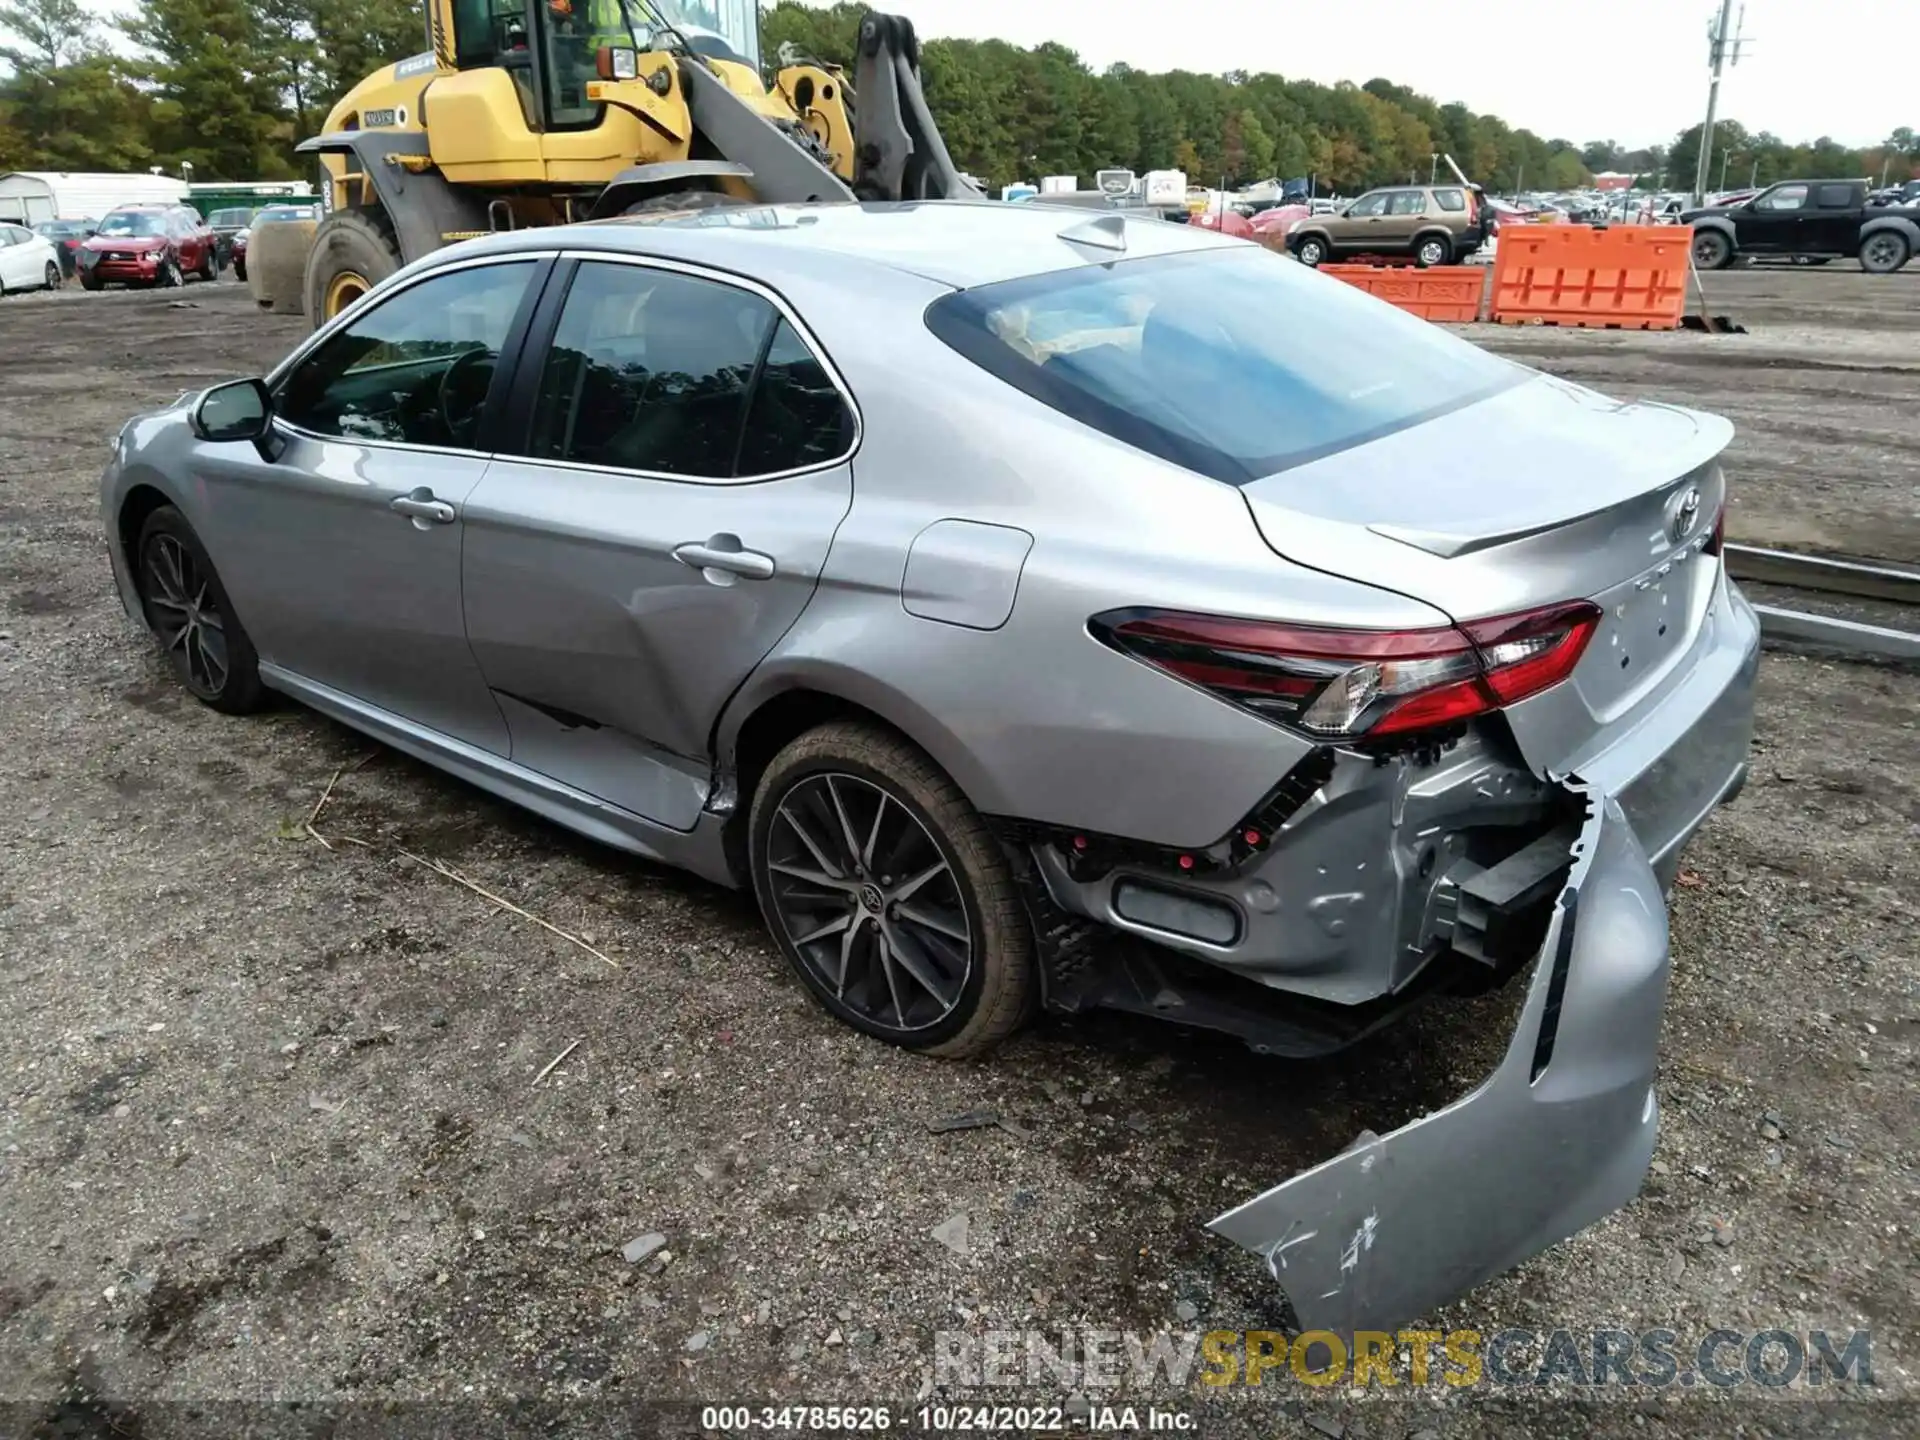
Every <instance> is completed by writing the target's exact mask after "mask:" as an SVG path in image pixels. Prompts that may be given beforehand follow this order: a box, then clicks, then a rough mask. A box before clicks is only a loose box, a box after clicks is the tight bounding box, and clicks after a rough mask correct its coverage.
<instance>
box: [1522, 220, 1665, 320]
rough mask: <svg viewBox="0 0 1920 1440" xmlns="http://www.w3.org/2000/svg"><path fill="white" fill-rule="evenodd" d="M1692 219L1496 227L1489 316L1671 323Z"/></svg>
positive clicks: (1523, 318) (1526, 318)
mask: <svg viewBox="0 0 1920 1440" xmlns="http://www.w3.org/2000/svg"><path fill="white" fill-rule="evenodd" d="M1692 254H1693V227H1692V226H1691V225H1616V226H1613V227H1611V228H1609V229H1605V230H1592V229H1589V228H1587V227H1586V226H1585V225H1526V226H1522V227H1520V228H1519V229H1509V228H1508V227H1506V226H1502V227H1501V229H1500V243H1499V253H1498V254H1497V255H1496V257H1495V259H1494V267H1493V306H1492V318H1493V319H1494V320H1497V321H1498V322H1499V323H1500V324H1502V325H1580V326H1586V327H1589V328H1598V329H1606V330H1672V329H1675V328H1677V327H1678V326H1679V324H1680V316H1681V314H1682V312H1683V311H1685V309H1686V307H1687V273H1688V267H1689V266H1690V264H1691V257H1692Z"/></svg>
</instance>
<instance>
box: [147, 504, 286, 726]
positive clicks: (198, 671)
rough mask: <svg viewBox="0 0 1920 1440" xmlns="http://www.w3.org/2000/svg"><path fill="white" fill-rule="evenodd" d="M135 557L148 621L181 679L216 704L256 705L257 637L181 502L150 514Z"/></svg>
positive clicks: (240, 708) (239, 710)
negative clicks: (254, 638) (253, 636)
mask: <svg viewBox="0 0 1920 1440" xmlns="http://www.w3.org/2000/svg"><path fill="white" fill-rule="evenodd" d="M135 557H136V558H135V568H134V584H135V587H136V588H137V589H138V590H139V592H140V601H141V606H142V608H143V609H144V610H145V612H146V618H147V628H148V629H150V630H151V631H152V632H153V635H154V638H155V639H157V640H158V641H159V642H160V648H161V650H162V651H163V652H164V653H165V654H166V657H167V660H168V663H170V664H171V665H172V667H173V672H174V674H175V675H176V676H178V677H179V679H180V682H181V684H183V685H185V686H186V687H187V689H189V690H191V691H192V692H193V694H194V695H195V696H196V697H197V698H198V699H200V700H203V701H205V702H206V703H207V704H208V705H211V706H212V707H213V708H214V709H216V710H224V711H227V712H228V713H230V714H244V713H245V712H247V711H250V710H255V709H258V708H259V706H260V703H261V700H262V698H263V696H264V691H263V690H262V687H261V684H260V673H259V669H258V664H259V661H258V657H257V656H256V655H255V653H254V649H253V642H252V641H251V640H250V639H249V638H248V636H247V633H246V631H245V629H243V628H242V627H241V625H240V622H239V619H238V618H237V617H236V616H235V615H234V613H233V606H232V604H231V602H229V601H228V599H227V592H226V590H225V589H224V588H223V587H222V586H221V584H220V577H219V576H218V575H217V574H215V573H214V569H213V564H212V562H211V561H209V560H208V559H207V555H206V551H205V550H203V549H202V548H201V546H200V541H199V539H198V537H196V536H195V535H194V533H193V531H192V529H191V528H190V527H189V526H188V525H187V523H186V521H185V519H184V518H183V517H182V516H181V514H180V512H179V511H178V510H175V509H174V508H173V507H172V506H170V505H169V506H162V507H161V508H160V509H158V510H156V511H154V513H153V514H152V515H150V516H148V517H147V522H146V524H145V525H144V526H143V527H142V528H141V532H140V542H139V545H138V548H137V550H136V552H135Z"/></svg>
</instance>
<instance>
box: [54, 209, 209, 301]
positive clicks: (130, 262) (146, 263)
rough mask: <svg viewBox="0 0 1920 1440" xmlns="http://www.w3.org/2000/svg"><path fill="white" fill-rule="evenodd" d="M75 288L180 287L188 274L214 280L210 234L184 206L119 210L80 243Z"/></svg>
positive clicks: (204, 223) (203, 221)
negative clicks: (78, 270)
mask: <svg viewBox="0 0 1920 1440" xmlns="http://www.w3.org/2000/svg"><path fill="white" fill-rule="evenodd" d="M78 259H79V262H80V283H81V285H83V286H84V287H86V288H87V289H89V290H98V289H100V288H101V287H102V286H103V285H108V284H111V283H113V282H115V281H119V282H121V283H123V284H128V285H183V284H185V283H186V278H187V276H188V275H198V276H199V277H200V278H201V279H202V280H215V279H218V278H219V275H220V257H219V253H218V248H217V244H216V242H215V240H214V237H213V231H212V230H210V229H208V228H207V222H206V221H205V220H203V219H202V218H201V217H200V214H199V212H198V211H196V210H194V209H193V208H192V207H190V206H187V205H122V206H120V207H119V208H118V209H115V210H110V211H108V212H107V215H106V217H105V218H104V219H102V220H101V221H100V227H99V229H98V230H96V231H95V232H94V234H93V235H92V236H91V237H90V238H88V239H87V240H85V241H84V242H82V244H81V246H80V254H79V256H78Z"/></svg>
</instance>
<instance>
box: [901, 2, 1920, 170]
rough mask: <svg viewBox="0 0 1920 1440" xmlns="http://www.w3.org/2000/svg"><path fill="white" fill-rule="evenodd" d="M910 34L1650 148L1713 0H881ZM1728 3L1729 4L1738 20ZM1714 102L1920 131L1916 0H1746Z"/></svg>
mask: <svg viewBox="0 0 1920 1440" xmlns="http://www.w3.org/2000/svg"><path fill="white" fill-rule="evenodd" d="M885 8H887V9H891V10H898V11H899V12H900V13H902V14H905V15H908V16H910V17H911V18H912V20H913V22H914V25H915V26H916V27H917V28H918V29H919V31H920V33H921V34H922V35H954V36H963V37H967V38H970V39H989V38H998V39H1002V40H1011V41H1013V42H1014V43H1016V44H1020V45H1033V44H1037V43H1038V42H1040V41H1042V40H1057V41H1059V42H1060V43H1061V44H1063V45H1066V46H1069V47H1070V48H1072V49H1074V50H1077V51H1079V52H1080V57H1081V58H1082V59H1083V60H1085V61H1086V62H1087V63H1088V64H1089V65H1091V66H1093V67H1094V68H1095V69H1096V70H1097V69H1103V68H1104V67H1106V66H1107V65H1110V64H1112V63H1113V62H1114V61H1116V60H1119V61H1125V62H1126V63H1127V64H1129V65H1132V66H1134V67H1136V68H1138V69H1142V70H1175V69H1179V70H1199V71H1204V72H1208V73H1216V74H1217V73H1218V72H1220V71H1223V70H1235V69H1238V70H1272V71H1276V72H1278V73H1279V74H1282V75H1285V76H1288V77H1289V78H1293V79H1305V80H1318V81H1321V82H1322V83H1325V84H1332V83H1333V82H1335V81H1338V80H1351V81H1353V82H1354V83H1355V84H1362V83H1364V82H1365V81H1367V80H1370V79H1372V78H1373V77H1374V76H1376V75H1378V76H1384V77H1385V78H1386V79H1389V80H1392V81H1394V82H1396V83H1398V84H1401V85H1405V86H1408V87H1409V88H1411V89H1414V90H1418V91H1420V92H1422V93H1424V94H1427V95H1431V96H1433V97H1434V98H1435V99H1437V100H1440V101H1442V102H1445V101H1448V100H1460V101H1463V102H1465V103H1466V104H1467V105H1468V106H1470V107H1471V108H1472V109H1474V110H1477V111H1481V112H1483V113H1491V114H1495V115H1498V116H1500V117H1501V118H1502V119H1504V120H1506V121H1507V122H1508V123H1510V124H1512V125H1516V126H1524V127H1525V128H1527V129H1529V130H1532V131H1534V132H1535V133H1536V134H1539V135H1541V136H1543V137H1547V138H1552V137H1555V136H1562V137H1565V138H1566V139H1569V140H1572V141H1575V142H1576V143H1583V142H1585V141H1588V140H1605V139H1614V140H1619V141H1620V142H1622V143H1623V144H1626V145H1629V146H1635V145H1642V144H1654V143H1658V144H1665V143H1668V142H1669V141H1671V140H1672V138H1673V137H1674V136H1675V135H1676V134H1678V133H1679V132H1680V131H1681V130H1682V129H1684V128H1685V127H1687V126H1688V125H1694V124H1698V123H1699V122H1700V120H1701V119H1702V118H1704V116H1705V113H1706V104H1707V34H1706V32H1707V22H1708V20H1709V18H1710V17H1711V16H1712V15H1715V14H1717V13H1718V11H1719V6H1718V3H1717V0H1466V3H1462V4H1450V3H1444V0H1351V3H1341V0H1332V3H1328V0H1161V3H1157V4H1144V3H1140V0H890V3H889V4H888V5H887V6H886V7H885ZM1739 9H1740V0H1734V13H1735V15H1736V16H1737V15H1738V14H1739ZM1745 33H1746V36H1747V39H1748V40H1749V42H1750V43H1749V45H1748V46H1747V48H1746V50H1745V52H1744V57H1743V58H1742V60H1741V62H1740V64H1739V65H1738V66H1737V67H1736V68H1734V69H1731V70H1729V71H1728V72H1727V78H1726V80H1725V82H1724V83H1723V84H1722V85H1721V89H1720V96H1721V100H1720V114H1721V116H1722V117H1723V118H1727V119H1733V120H1738V121H1739V122H1740V123H1741V124H1743V125H1745V126H1746V127H1747V128H1748V129H1750V130H1771V131H1773V132H1774V133H1775V134H1777V135H1779V136H1780V137H1781V138H1783V139H1786V140H1793V141H1800V140H1813V139H1815V138H1817V137H1818V136H1821V135H1831V136H1832V137H1833V138H1834V139H1835V140H1837V141H1839V142H1840V143H1842V144H1844V145H1849V146H1864V145H1872V144H1877V143H1878V142H1879V141H1881V140H1884V139H1885V138H1886V136H1887V133H1888V131H1890V130H1892V129H1893V128H1894V127H1895V126H1897V125H1910V126H1913V127H1915V128H1917V129H1920V0H1749V3H1748V5H1747V21H1746V32H1745Z"/></svg>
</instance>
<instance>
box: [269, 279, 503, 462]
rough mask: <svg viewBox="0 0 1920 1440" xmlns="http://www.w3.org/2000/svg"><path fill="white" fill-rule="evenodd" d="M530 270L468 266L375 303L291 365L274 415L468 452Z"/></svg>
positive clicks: (357, 434) (314, 430)
mask: <svg viewBox="0 0 1920 1440" xmlns="http://www.w3.org/2000/svg"><path fill="white" fill-rule="evenodd" d="M533 271H534V263H533V262H532V261H530V260H519V261H512V262H508V263H504V264H499V265H476V266H473V267H472V268H470V269H465V270H454V271H450V272H448V273H447V274H444V275H436V276H434V277H433V278H432V279H431V280H423V281H422V282H420V283H419V284H418V285H413V286H410V287H409V288H407V289H405V290H402V291H401V292H400V293H399V294H397V295H395V296H393V297H392V298H391V299H387V300H383V301H381V302H380V303H379V304H378V305H376V306H375V307H374V309H372V310H371V311H369V312H368V313H367V314H365V315H362V316H360V317H359V318H358V319H356V320H354V321H353V322H352V323H351V324H350V325H348V326H347V327H346V328H345V329H343V330H341V331H340V332H339V333H338V334H336V335H334V336H332V337H331V338H329V339H328V340H327V341H325V342H324V343H323V344H322V345H321V346H320V347H319V349H317V350H315V351H314V352H313V353H312V354H311V355H309V356H307V357H306V359H304V360H302V361H301V362H300V364H299V365H298V366H297V367H295V369H294V370H293V372H292V373H291V374H290V375H288V376H287V378H286V380H285V381H284V382H283V383H282V385H281V388H280V394H279V397H278V398H277V399H276V401H275V404H274V413H275V414H277V415H279V416H280V417H281V418H283V419H284V420H286V421H287V423H288V424H290V425H294V426H296V427H298V428H299V429H301V430H305V431H308V432H309V433H311V434H315V435H328V436H339V437H340V438H342V439H346V440H372V441H384V442H387V443H397V444H403V445H428V446H435V447H439V448H444V449H456V450H464V449H470V448H472V444H473V441H474V438H475V434H476V431H477V430H478V428H479V420H480V413H481V410H482V409H483V408H484V406H485V403H486V399H487V392H488V390H489V388H490V387H491V385H492V383H493V373H494V368H495V366H496V365H497V364H498V362H499V359H500V347H501V346H502V345H504V344H505V343H506V338H507V332H508V330H509V329H510V328H511V327H512V325H513V317H514V312H515V311H516V310H517V309H518V308H519V306H520V302H521V299H522V297H523V296H524V295H525V294H526V289H527V282H528V281H529V280H530V279H531V278H532V275H533Z"/></svg>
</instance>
